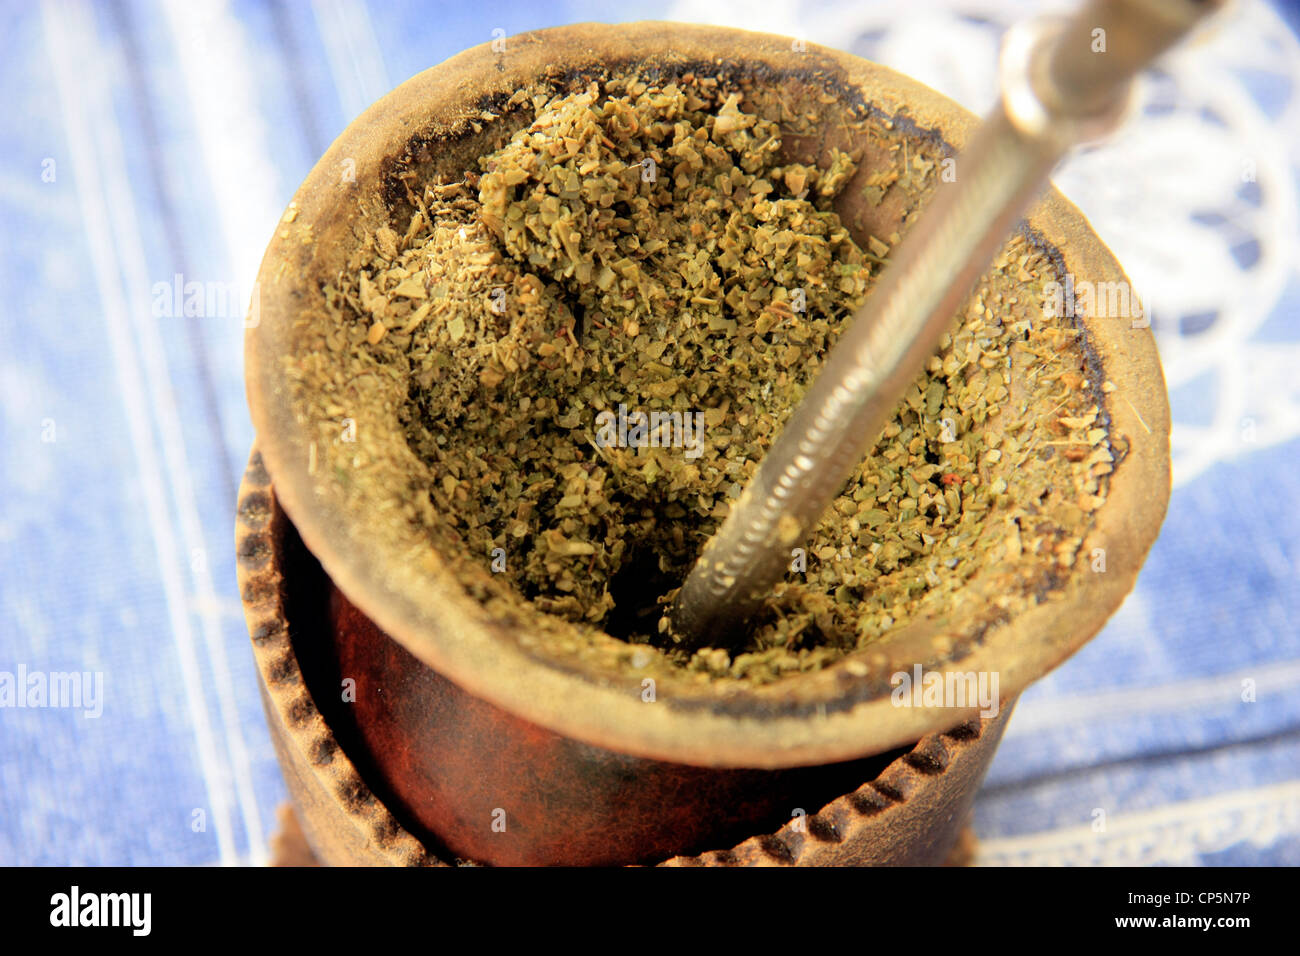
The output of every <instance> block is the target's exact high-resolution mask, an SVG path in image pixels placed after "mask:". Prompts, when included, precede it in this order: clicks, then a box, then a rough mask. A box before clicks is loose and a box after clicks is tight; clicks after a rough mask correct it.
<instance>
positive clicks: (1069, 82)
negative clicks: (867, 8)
mask: <svg viewBox="0 0 1300 956" xmlns="http://www.w3.org/2000/svg"><path fill="white" fill-rule="evenodd" d="M1222 4H1223V0H1200V2H1198V0H1091V2H1089V3H1087V4H1086V5H1085V6H1084V7H1083V9H1082V10H1080V11H1079V12H1078V13H1077V14H1076V15H1075V16H1073V17H1072V18H1068V19H1064V18H1051V19H1041V20H1034V21H1030V22H1027V23H1024V24H1018V25H1017V26H1015V27H1013V28H1012V29H1011V30H1010V31H1009V32H1008V33H1007V36H1006V39H1005V41H1004V43H1003V48H1002V53H1001V58H1000V64H999V73H1000V83H1001V98H1000V101H999V103H998V105H997V106H996V107H995V108H994V109H993V111H992V113H991V114H990V115H989V116H988V117H987V118H986V119H985V121H984V122H983V123H982V124H981V125H980V127H979V129H978V130H977V131H976V133H975V135H974V136H973V137H972V139H971V141H970V143H969V145H968V146H967V147H966V149H965V150H963V151H962V153H961V155H960V156H959V157H958V159H957V177H956V181H955V182H954V183H947V184H944V185H943V186H941V187H940V189H939V191H938V193H937V194H936V195H935V197H934V198H933V199H932V200H931V202H930V203H929V205H927V206H926V208H925V209H924V210H923V211H922V213H921V215H920V217H919V218H918V220H917V222H916V223H915V225H914V226H913V227H912V228H911V230H910V231H909V232H908V234H907V236H906V237H905V238H904V240H903V242H902V244H901V245H900V246H899V248H898V251H897V254H896V255H895V256H894V257H893V259H892V261H891V262H890V264H889V265H888V266H887V267H886V268H885V270H884V272H883V273H882V274H881V277H880V280H879V283H878V284H877V286H876V288H875V290H874V291H873V292H872V293H871V295H870V296H869V297H868V299H867V301H866V303H865V304H864V305H863V306H862V308H861V309H859V310H858V312H857V314H856V315H855V316H854V317H853V320H852V324H851V325H850V326H849V328H848V329H847V330H846V331H845V332H844V334H843V335H842V336H841V338H840V340H839V341H838V342H837V343H836V345H835V346H834V348H833V349H832V350H831V353H830V355H829V356H828V358H827V361H826V365H825V367H824V368H823V369H822V371H821V373H820V374H819V375H818V376H817V378H816V380H815V381H814V382H813V385H812V387H811V388H810V389H809V390H808V392H807V393H806V395H805V397H804V398H803V400H802V401H801V402H800V403H799V405H798V407H797V408H795V410H794V412H793V413H792V414H791V416H790V419H789V421H788V422H787V424H786V426H785V428H784V429H783V430H782V432H781V434H780V435H779V436H778V437H777V439H776V441H775V442H774V443H773V445H772V447H771V449H770V450H769V451H768V453H767V454H766V455H765V456H764V458H763V460H762V462H761V463H760V465H759V468H758V471H757V472H756V473H755V475H754V477H753V479H752V480H751V481H750V482H749V484H748V486H747V487H746V488H745V490H744V493H743V494H742V495H741V496H740V498H739V500H737V501H736V502H735V503H734V505H733V506H732V509H731V511H730V513H729V514H728V516H727V518H726V520H725V521H724V522H723V524H722V526H721V527H720V528H719V529H718V531H717V533H716V534H714V536H713V537H712V538H711V539H709V541H708V542H707V543H706V544H705V547H704V550H703V552H702V553H701V554H700V557H699V559H698V560H697V562H696V564H695V566H694V567H693V568H692V570H691V573H690V575H689V576H688V577H687V579H686V581H685V583H684V584H683V585H682V588H681V590H680V591H679V592H678V595H677V598H676V601H675V603H674V604H673V607H672V610H671V613H670V618H669V622H670V625H671V626H670V632H671V634H672V636H673V637H674V639H675V640H677V641H678V642H679V643H680V645H681V646H683V647H685V648H687V649H694V648H698V647H704V646H713V647H725V648H731V649H734V648H736V647H738V646H739V644H740V643H741V642H743V640H744V639H745V637H746V635H747V633H748V631H749V629H750V628H751V627H752V623H753V620H754V617H755V613H756V611H757V610H758V609H759V607H760V606H761V605H762V603H763V601H764V599H765V598H766V597H767V596H768V594H769V593H771V590H772V587H773V585H775V584H776V583H777V582H778V581H779V580H780V579H781V578H782V577H783V576H784V574H785V571H786V567H787V563H788V561H789V558H790V553H791V549H792V548H793V547H795V546H797V545H800V544H801V543H803V542H805V541H806V540H807V538H808V536H809V534H810V532H811V531H812V529H813V528H815V527H816V525H817V522H818V521H819V520H820V518H821V516H822V514H823V513H824V512H825V510H826V508H827V507H828V506H830V504H831V503H832V502H833V501H834V500H835V498H836V497H837V496H838V495H839V493H840V490H841V489H842V488H843V486H844V484H845V482H846V481H847V480H848V479H849V477H850V476H851V474H852V472H853V469H854V468H855V467H856V466H857V465H858V463H859V462H860V461H861V460H862V457H863V455H864V454H865V452H866V451H867V449H868V448H870V447H871V445H872V443H873V442H874V441H875V440H876V439H877V437H878V436H879V434H880V431H881V429H882V428H883V427H884V425H885V424H886V422H887V417H888V416H889V414H890V413H891V412H893V411H894V409H895V408H896V406H897V404H898V402H899V400H900V399H901V398H902V395H903V393H904V391H905V390H906V388H907V386H908V385H909V384H911V382H912V381H913V380H914V379H915V378H916V376H917V375H918V374H919V373H920V372H921V370H922V368H923V367H924V364H925V362H926V361H927V360H928V359H929V358H930V356H932V355H933V354H934V353H935V352H936V350H937V348H938V345H939V342H940V340H941V339H942V338H943V335H944V333H945V332H947V331H948V329H949V328H950V327H951V325H952V323H953V321H954V317H955V316H956V314H957V311H958V309H959V308H960V307H961V306H962V304H963V303H964V302H965V301H966V299H967V298H968V297H969V295H970V292H971V290H972V288H973V287H974V285H975V283H976V281H977V280H978V279H979V277H980V276H981V275H982V274H983V272H984V271H985V270H986V269H987V268H988V267H989V265H990V263H991V262H992V261H993V257H994V256H995V254H996V253H997V251H998V249H999V248H1001V246H1002V243H1003V242H1004V241H1005V240H1006V237H1007V236H1008V234H1009V233H1010V232H1011V230H1012V229H1013V228H1014V226H1015V225H1016V223H1017V222H1018V220H1019V218H1020V216H1021V213H1022V212H1023V211H1024V209H1025V208H1026V207H1027V206H1028V205H1029V203H1030V201H1031V200H1032V199H1033V198H1034V197H1035V196H1036V195H1037V194H1038V192H1039V190H1040V189H1041V188H1042V187H1043V185H1044V184H1045V182H1046V180H1047V177H1048V175H1049V174H1050V173H1051V171H1052V169H1053V168H1054V167H1055V166H1056V164H1057V162H1058V161H1059V160H1060V159H1061V157H1062V156H1064V155H1065V153H1066V152H1067V151H1068V150H1069V149H1070V148H1071V147H1073V146H1075V145H1077V144H1079V143H1081V142H1084V141H1087V140H1091V139H1095V138H1099V137H1100V136H1102V135H1104V134H1107V133H1109V132H1111V131H1112V130H1114V129H1115V128H1116V127H1117V126H1119V125H1120V123H1121V122H1122V120H1123V119H1124V117H1125V116H1126V114H1127V112H1128V107H1129V104H1130V102H1131V100H1132V94H1133V78H1134V77H1135V75H1136V74H1137V73H1138V72H1139V71H1141V70H1142V69H1143V68H1144V67H1146V66H1147V65H1149V64H1150V63H1151V62H1152V61H1153V60H1155V59H1156V58H1157V57H1158V56H1159V55H1160V54H1161V53H1163V52H1164V51H1165V50H1167V49H1168V48H1169V47H1171V46H1172V45H1174V44H1175V43H1176V42H1178V40H1180V39H1181V38H1182V37H1183V36H1184V35H1185V34H1186V33H1187V32H1188V31H1190V30H1191V29H1192V27H1194V26H1195V25H1196V24H1197V23H1198V22H1200V21H1201V20H1202V19H1203V18H1205V17H1206V16H1208V15H1209V14H1210V13H1212V12H1214V11H1215V10H1217V9H1218V8H1219V7H1221V6H1222ZM1099 30H1100V31H1104V33H1098V32H1096V31H1099ZM1099 37H1100V38H1103V42H1104V52H1094V46H1095V45H1096V42H1097V39H1098V38H1099Z"/></svg>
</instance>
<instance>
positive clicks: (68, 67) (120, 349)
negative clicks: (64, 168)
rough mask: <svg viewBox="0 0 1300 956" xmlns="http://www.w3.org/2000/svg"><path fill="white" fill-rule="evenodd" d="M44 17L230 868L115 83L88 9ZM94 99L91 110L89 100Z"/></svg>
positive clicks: (227, 824) (48, 10)
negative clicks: (144, 335)
mask: <svg viewBox="0 0 1300 956" xmlns="http://www.w3.org/2000/svg"><path fill="white" fill-rule="evenodd" d="M41 15H42V21H43V27H44V34H45V44H46V49H47V52H48V54H49V58H50V63H51V66H52V67H53V73H54V81H55V86H56V87H57V90H58V95H59V103H60V107H61V110H62V113H63V125H64V128H65V132H66V134H67V137H68V146H69V149H70V151H71V156H72V161H73V162H72V164H71V165H72V166H73V179H74V181H75V182H76V189H77V199H78V202H79V204H80V208H81V216H82V224H83V226H84V228H85V231H86V238H87V244H88V246H89V251H90V257H91V264H92V267H93V269H94V273H95V282H96V285H97V287H98V289H99V295H100V300H101V303H102V305H103V308H104V317H105V320H106V325H107V328H108V332H109V342H110V346H111V349H112V353H113V361H114V364H115V365H116V367H117V372H118V380H119V385H120V387H121V396H122V400H123V404H124V405H125V406H126V409H125V410H126V418H127V423H128V426H129V430H130V434H131V444H132V447H133V449H134V452H135V456H136V460H137V462H138V463H139V479H140V482H141V485H142V486H143V490H144V495H143V498H144V507H145V511H146V513H147V515H148V521H149V528H150V530H151V531H152V533H153V538H154V548H155V551H156V553H157V555H158V572H159V577H160V579H161V582H162V586H163V593H164V596H165V597H166V601H167V613H168V617H169V619H170V622H171V631H172V637H173V639H174V641H175V643H176V650H177V656H178V658H179V661H180V666H181V676H182V680H183V681H184V692H185V697H186V702H187V704H188V707H189V713H190V720H191V722H192V723H193V725H194V733H195V737H196V738H197V748H198V760H199V768H200V771H201V773H202V776H203V781H204V787H205V789H206V791H207V795H208V802H209V804H210V806H211V817H212V825H213V829H214V831H215V835H216V839H217V847H218V852H219V854H220V859H221V862H222V863H223V864H227V865H228V864H233V863H234V862H235V859H236V854H235V847H234V842H233V839H232V825H231V816H230V804H229V800H228V796H227V793H226V787H225V786H224V780H223V777H224V774H223V773H222V768H221V763H220V760H219V757H218V753H217V746H216V739H215V736H214V735H213V731H212V727H211V725H210V724H209V722H208V712H207V701H206V698H205V695H204V691H203V680H202V675H201V670H200V666H199V659H198V653H197V649H196V642H195V635H194V632H193V629H192V627H191V625H190V619H189V614H188V611H187V610H186V608H185V586H184V581H183V579H182V577H181V573H180V569H181V567H182V566H183V564H182V562H183V560H184V559H183V558H182V552H181V549H180V547H179V546H178V543H177V541H176V538H175V537H174V535H173V530H172V522H171V518H170V516H169V515H168V514H167V494H166V487H165V484H164V481H163V477H162V472H163V469H162V466H161V464H160V462H159V460H158V457H157V453H156V451H155V449H154V447H153V436H152V435H151V433H150V432H151V430H150V427H149V423H150V420H151V416H150V408H151V406H152V405H153V404H154V403H151V402H150V401H149V400H148V399H146V397H145V394H144V391H143V389H142V388H141V382H142V381H143V380H144V375H143V374H142V372H141V368H140V366H139V364H137V362H136V355H135V348H134V344H133V342H132V335H131V331H130V318H129V315H130V308H129V306H128V302H127V298H126V296H125V294H124V290H123V287H122V285H121V284H120V283H121V278H122V272H121V270H120V263H119V261H118V259H117V250H116V246H115V243H114V236H113V230H112V228H111V225H110V223H111V217H110V213H109V210H108V206H107V202H106V197H107V195H108V192H109V190H108V189H106V184H105V182H104V181H103V180H101V178H100V173H101V170H102V169H103V165H102V161H101V160H102V154H101V143H100V141H99V138H100V137H101V136H103V134H104V128H105V127H111V125H112V123H113V114H112V109H111V104H110V103H107V102H106V100H107V97H108V89H109V87H108V83H107V82H106V81H105V80H104V79H103V78H102V77H94V76H87V75H86V71H87V70H93V69H94V68H95V67H96V66H97V65H99V64H102V63H103V59H102V58H101V57H99V56H98V51H97V50H96V49H95V47H96V42H95V37H94V32H93V29H94V28H93V22H94V20H93V15H92V13H91V11H89V10H88V9H86V8H85V6H84V5H83V4H82V3H71V2H69V3H66V4H60V5H59V6H58V8H57V9H56V8H55V5H54V4H53V2H51V0H43V2H42V4H41ZM91 98H93V102H88V100H90V99H91ZM117 177H118V178H119V179H125V177H124V175H123V173H122V172H121V171H117ZM109 178H110V179H112V178H113V177H112V176H110V177H109ZM112 185H113V186H118V187H120V185H121V183H120V182H117V181H114V182H113V183H112ZM178 825H180V823H179V822H178Z"/></svg>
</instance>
